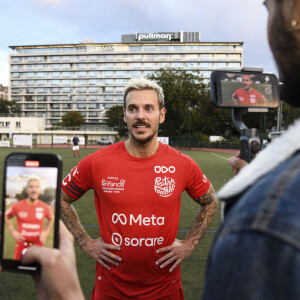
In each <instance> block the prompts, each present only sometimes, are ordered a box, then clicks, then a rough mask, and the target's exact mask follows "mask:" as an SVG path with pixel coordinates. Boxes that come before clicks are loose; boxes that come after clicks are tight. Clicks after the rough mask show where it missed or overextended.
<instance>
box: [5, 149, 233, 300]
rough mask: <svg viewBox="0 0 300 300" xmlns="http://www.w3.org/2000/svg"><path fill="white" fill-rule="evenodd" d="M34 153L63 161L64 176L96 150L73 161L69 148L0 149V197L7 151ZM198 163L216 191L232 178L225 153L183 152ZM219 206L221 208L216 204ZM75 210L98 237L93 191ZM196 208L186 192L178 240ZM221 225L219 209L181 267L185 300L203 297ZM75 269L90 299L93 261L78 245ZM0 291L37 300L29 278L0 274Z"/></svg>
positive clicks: (93, 271) (6, 297) (191, 220)
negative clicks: (55, 155)
mask: <svg viewBox="0 0 300 300" xmlns="http://www.w3.org/2000/svg"><path fill="white" fill-rule="evenodd" d="M16 151H18V152H20V151H36V152H44V153H45V152H54V153H56V154H58V155H60V156H61V157H62V159H63V177H64V176H65V175H67V174H68V173H69V171H70V169H71V168H72V167H73V166H75V165H77V163H78V162H79V160H80V159H82V158H83V157H85V156H86V155H88V154H89V153H92V152H95V151H96V149H81V158H78V157H76V158H74V157H73V155H72V150H71V149H51V148H48V149H33V150H30V149H14V148H11V149H6V148H3V149H1V150H0V182H1V187H0V190H1V195H2V179H3V167H4V166H3V164H4V158H5V156H6V155H7V154H8V153H10V152H16ZM184 153H186V154H188V155H190V156H191V157H192V158H193V159H195V160H196V161H197V163H198V164H199V166H200V167H201V169H202V171H203V172H204V174H206V176H207V177H208V178H209V180H210V181H211V182H212V184H213V186H214V188H215V190H216V191H218V190H219V189H220V188H221V186H223V184H224V183H225V182H227V181H228V180H229V179H230V178H232V176H233V173H232V170H231V167H230V166H229V165H228V162H227V160H226V159H227V158H229V157H230V156H232V155H231V154H225V153H211V152H200V151H184ZM219 207H220V205H219ZM75 208H76V210H77V212H78V214H79V217H80V220H81V222H82V224H84V226H85V229H86V231H87V232H88V234H89V235H90V236H91V237H93V238H97V237H98V236H99V228H98V226H97V223H98V222H97V216H96V210H95V207H94V196H93V192H92V191H89V192H88V193H86V194H85V195H84V197H82V198H81V199H80V200H79V201H77V202H76V203H75ZM197 209H198V205H197V204H196V203H194V201H193V200H191V199H190V198H189V197H188V196H187V194H186V193H184V194H183V195H182V201H181V217H180V224H179V231H178V235H177V237H178V238H179V239H184V237H185V236H186V235H187V233H188V230H189V229H190V227H191V225H192V224H193V222H194V219H195V214H196V211H197ZM219 224H220V208H219V209H218V212H217V214H216V215H215V218H214V220H213V222H212V224H211V226H210V228H209V230H208V232H207V233H206V234H205V236H204V237H203V239H202V240H201V242H200V244H199V246H198V247H197V248H196V250H195V251H194V252H193V254H192V255H191V256H190V257H189V258H188V259H187V260H185V261H183V262H182V264H181V270H182V271H181V272H182V283H183V289H184V294H185V299H187V300H194V299H200V298H201V294H202V286H203V278H204V274H205V266H206V261H207V257H208V253H209V249H210V246H211V243H212V241H213V238H214V235H215V231H216V230H217V228H218V227H219ZM75 249H76V257H77V268H78V273H79V277H80V282H81V286H82V289H83V292H84V295H85V298H86V299H90V297H91V293H92V289H93V286H94V277H95V262H94V261H93V260H92V259H91V258H89V257H88V256H87V255H86V254H85V253H84V252H83V251H82V250H81V249H80V248H79V247H78V246H77V245H75ZM0 291H1V299H2V300H6V299H7V300H10V299H15V300H18V299H37V296H36V292H35V288H34V284H33V280H32V279H31V277H30V276H29V275H25V274H15V273H9V272H0Z"/></svg>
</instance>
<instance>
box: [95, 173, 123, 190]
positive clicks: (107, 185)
mask: <svg viewBox="0 0 300 300" xmlns="http://www.w3.org/2000/svg"><path fill="white" fill-rule="evenodd" d="M101 186H102V190H103V192H104V193H115V194H119V193H120V192H122V191H124V189H125V179H119V178H118V177H111V176H109V177H107V178H106V179H105V178H103V179H102V180H101Z"/></svg>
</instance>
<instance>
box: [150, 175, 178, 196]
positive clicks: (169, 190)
mask: <svg viewBox="0 0 300 300" xmlns="http://www.w3.org/2000/svg"><path fill="white" fill-rule="evenodd" d="M175 185H176V182H175V180H174V179H173V178H170V177H167V176H165V177H156V178H155V181H154V190H155V192H156V193H157V194H158V195H160V196H161V197H169V196H171V195H172V194H173V191H174V190H175Z"/></svg>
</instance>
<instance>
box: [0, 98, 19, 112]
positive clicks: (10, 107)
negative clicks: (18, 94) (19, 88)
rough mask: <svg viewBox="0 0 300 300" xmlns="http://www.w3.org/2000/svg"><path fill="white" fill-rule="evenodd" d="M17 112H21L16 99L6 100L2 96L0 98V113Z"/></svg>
mask: <svg viewBox="0 0 300 300" xmlns="http://www.w3.org/2000/svg"><path fill="white" fill-rule="evenodd" d="M19 112H21V110H20V106H19V104H18V103H17V102H16V101H14V100H13V101H8V100H5V99H3V98H0V113H2V114H9V113H19Z"/></svg>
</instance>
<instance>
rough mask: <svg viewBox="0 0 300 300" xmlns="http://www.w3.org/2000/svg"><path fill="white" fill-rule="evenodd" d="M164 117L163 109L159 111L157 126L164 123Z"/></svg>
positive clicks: (164, 111) (164, 110)
mask: <svg viewBox="0 0 300 300" xmlns="http://www.w3.org/2000/svg"><path fill="white" fill-rule="evenodd" d="M165 117H166V109H165V107H164V108H162V109H161V110H160V116H159V124H162V123H163V122H164V121H165Z"/></svg>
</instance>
